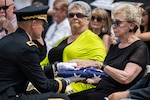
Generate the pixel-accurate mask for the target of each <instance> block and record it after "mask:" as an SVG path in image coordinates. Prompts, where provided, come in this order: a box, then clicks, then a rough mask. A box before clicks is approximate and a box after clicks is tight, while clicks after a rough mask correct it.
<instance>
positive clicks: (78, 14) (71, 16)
mask: <svg viewBox="0 0 150 100" xmlns="http://www.w3.org/2000/svg"><path fill="white" fill-rule="evenodd" d="M75 15H76V17H77V18H83V17H87V16H86V15H84V14H82V13H69V14H68V17H69V18H73V17H74V16H75Z"/></svg>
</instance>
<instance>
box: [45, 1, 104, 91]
mask: <svg viewBox="0 0 150 100" xmlns="http://www.w3.org/2000/svg"><path fill="white" fill-rule="evenodd" d="M90 18H91V8H90V6H89V5H88V4H87V3H85V2H83V1H76V2H72V3H71V4H70V5H69V7H68V19H69V23H70V26H71V31H72V35H70V36H68V37H65V38H63V39H61V40H60V41H59V42H58V43H57V44H56V45H55V47H54V48H52V49H51V50H50V51H49V53H48V60H49V62H50V64H53V63H55V62H68V61H70V60H74V59H79V60H91V61H97V62H103V61H104V59H105V56H106V49H105V46H104V43H103V41H102V40H101V38H99V37H98V35H96V34H95V33H93V32H92V31H91V30H89V29H88V25H89V21H90ZM48 60H47V61H48ZM45 61H46V59H45ZM45 61H43V62H42V64H43V63H45ZM85 66H86V65H85ZM71 87H72V88H73V90H75V92H78V91H82V90H86V89H89V88H93V87H95V86H94V85H91V84H84V83H82V82H77V83H71Z"/></svg>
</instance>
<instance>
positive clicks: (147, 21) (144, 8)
mask: <svg viewBox="0 0 150 100" xmlns="http://www.w3.org/2000/svg"><path fill="white" fill-rule="evenodd" d="M138 9H139V12H140V13H141V15H142V21H141V25H140V28H139V30H138V31H137V32H136V35H137V36H138V37H139V38H140V39H141V40H143V41H144V43H145V44H146V45H147V47H148V49H149V53H150V39H148V40H147V39H146V38H147V37H141V35H144V33H145V32H150V2H148V3H144V4H143V5H141V6H140V7H139V8H138ZM149 64H150V62H149Z"/></svg>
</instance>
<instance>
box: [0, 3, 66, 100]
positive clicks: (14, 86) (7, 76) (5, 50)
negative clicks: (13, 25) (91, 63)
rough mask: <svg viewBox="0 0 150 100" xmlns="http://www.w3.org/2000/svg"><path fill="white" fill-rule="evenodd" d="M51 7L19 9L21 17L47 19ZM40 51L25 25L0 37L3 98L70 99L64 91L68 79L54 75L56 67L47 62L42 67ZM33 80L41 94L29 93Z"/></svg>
mask: <svg viewBox="0 0 150 100" xmlns="http://www.w3.org/2000/svg"><path fill="white" fill-rule="evenodd" d="M47 9H48V6H41V7H33V6H29V7H26V8H23V9H21V10H18V11H16V12H15V13H16V15H17V20H18V21H22V20H23V21H25V20H32V19H42V20H45V21H46V19H45V18H46V16H45V15H46V12H47ZM39 54H40V52H39V49H38V46H37V45H36V44H35V43H34V42H33V41H32V40H31V38H30V36H29V35H28V34H27V33H26V31H25V30H24V29H22V28H18V29H17V30H16V31H15V32H14V33H11V34H9V35H7V36H6V37H4V38H2V39H1V40H0V100H48V98H52V99H53V98H59V97H60V98H63V99H65V100H69V99H68V97H67V96H66V95H64V94H61V93H60V92H64V91H65V88H66V85H67V83H66V81H65V80H54V79H50V78H53V76H54V71H53V68H52V67H51V66H47V67H45V69H44V70H42V68H41V66H40V58H39ZM29 82H31V83H32V84H33V85H34V86H35V87H36V89H37V90H38V91H40V94H30V95H28V94H26V88H27V85H28V83H29ZM58 93H60V94H58ZM53 100H55V99H53Z"/></svg>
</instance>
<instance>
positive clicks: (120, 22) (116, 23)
mask: <svg viewBox="0 0 150 100" xmlns="http://www.w3.org/2000/svg"><path fill="white" fill-rule="evenodd" d="M123 22H129V21H115V22H112V25H114V26H115V27H119V26H120V25H121V24H122V23H123Z"/></svg>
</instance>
